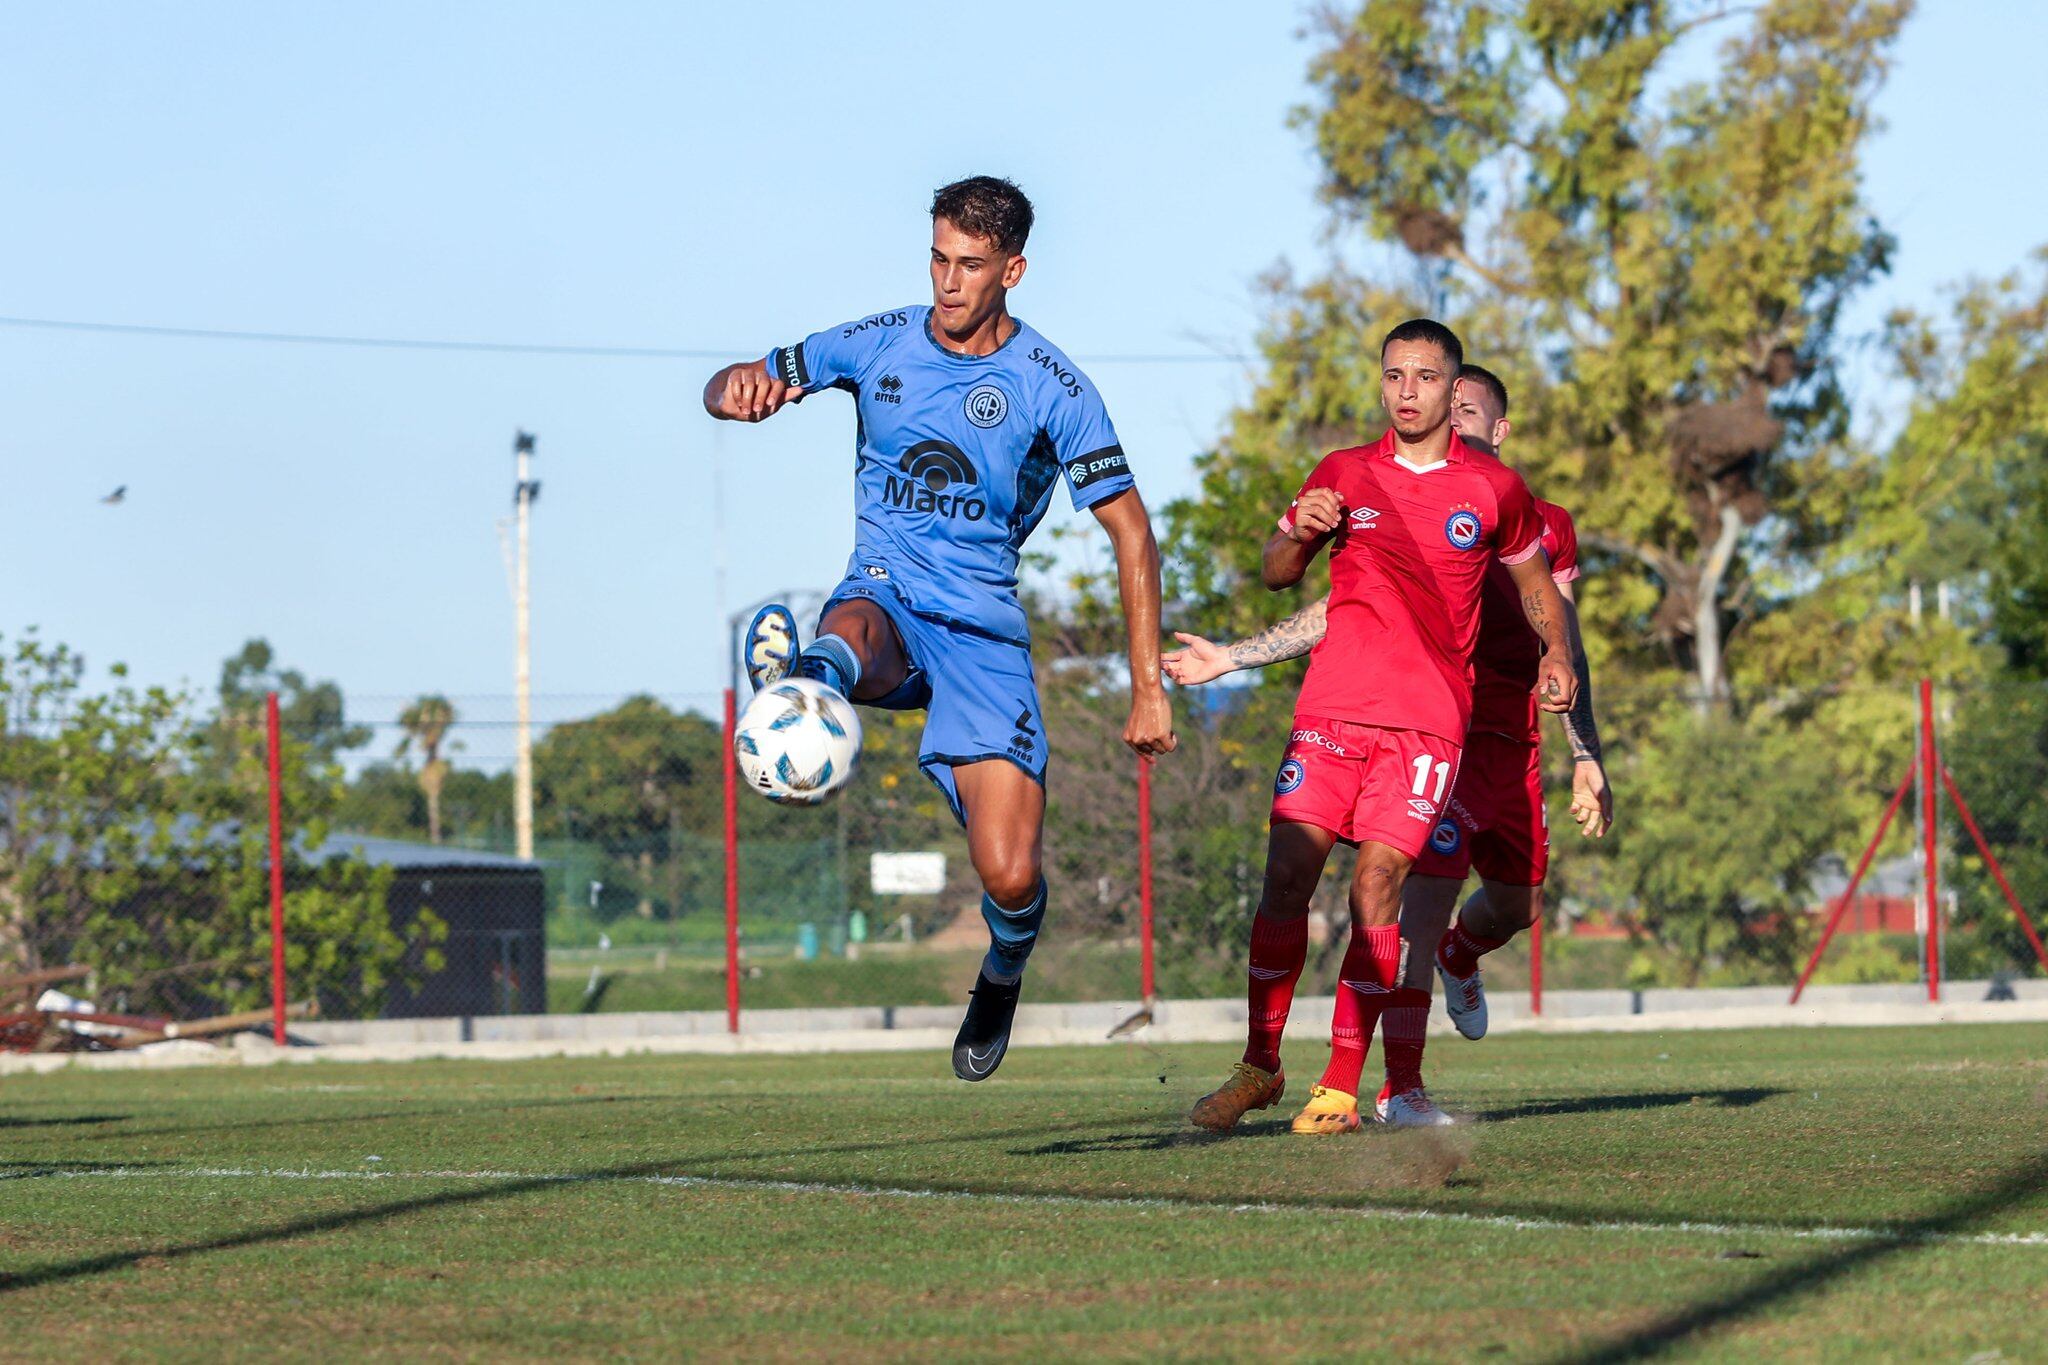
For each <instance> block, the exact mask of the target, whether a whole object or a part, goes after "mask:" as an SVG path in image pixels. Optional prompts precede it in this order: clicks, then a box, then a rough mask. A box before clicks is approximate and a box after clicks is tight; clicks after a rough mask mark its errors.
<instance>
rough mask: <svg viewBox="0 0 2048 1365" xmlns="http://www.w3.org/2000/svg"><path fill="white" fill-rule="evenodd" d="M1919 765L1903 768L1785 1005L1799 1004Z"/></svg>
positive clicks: (1902, 801) (1908, 765) (1917, 762)
mask: <svg viewBox="0 0 2048 1365" xmlns="http://www.w3.org/2000/svg"><path fill="white" fill-rule="evenodd" d="M1919 766H1920V761H1919V759H1918V758H1915V759H1914V760H1912V761H1911V762H1909V763H1907V764H1906V776H1905V777H1904V778H1903V779H1902V780H1901V781H1900V782H1899V789H1898V790H1897V791H1895V792H1893V793H1892V799H1891V804H1890V805H1888V806H1886V807H1885V808H1884V818H1883V819H1882V820H1879V821H1878V822H1877V832H1876V833H1875V834H1873V835H1871V836H1870V843H1869V844H1868V845H1867V846H1866V847H1865V848H1864V850H1863V857H1862V858H1861V859H1859V860H1858V861H1857V863H1856V873H1855V875H1854V876H1852V877H1850V878H1849V884H1848V886H1846V887H1844V888H1843V889H1842V898H1841V899H1840V900H1838V901H1836V902H1835V908H1834V910H1833V911H1831V912H1830V913H1829V915H1828V922H1827V927H1826V928H1824V929H1822V930H1821V931H1820V942H1818V943H1816V944H1814V945H1813V956H1812V957H1810V958H1808V959H1806V970H1805V971H1803V972H1801V973H1800V974H1799V982H1798V984H1797V985H1795V986H1793V987H1792V999H1791V1000H1790V1001H1788V1002H1787V1003H1789V1004H1793V1005H1796V1004H1798V1003H1799V994H1800V992H1801V991H1804V990H1805V989H1806V983H1807V982H1808V981H1810V980H1812V979H1813V969H1814V968H1815V967H1818V966H1819V965H1820V955H1821V954H1822V953H1824V952H1826V951H1827V950H1828V941H1829V940H1830V939H1832V938H1834V936H1835V927H1836V926H1837V925H1839V924H1840V923H1841V922H1842V915H1843V913H1844V912H1845V911H1847V910H1848V908H1849V902H1850V901H1852V900H1854V899H1855V898H1856V888H1857V887H1859V886H1861V885H1863V874H1864V873H1866V872H1868V871H1870V860H1871V859H1872V858H1875V857H1876V856H1877V846H1878V845H1879V844H1881V843H1883V842H1884V833H1885V831H1886V830H1888V829H1890V828H1891V827H1892V817H1893V816H1895V815H1897V814H1898V813H1899V807H1900V806H1903V805H1905V804H1906V793H1907V792H1909V791H1911V790H1913V774H1914V773H1915V772H1916V771H1917V770H1918V769H1919Z"/></svg>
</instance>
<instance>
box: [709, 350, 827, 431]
mask: <svg viewBox="0 0 2048 1365" xmlns="http://www.w3.org/2000/svg"><path fill="white" fill-rule="evenodd" d="M803 396H804V391H803V390H802V389H800V388H797V387H796V386H794V385H791V384H786V383H784V382H783V381H782V380H781V379H779V378H777V377H776V376H775V375H772V374H770V373H769V372H768V366H767V365H766V364H765V363H763V362H761V361H759V360H742V361H739V362H737V363H735V364H732V365H728V366H726V367H725V368H724V369H722V370H720V371H719V372H718V373H717V374H714V375H712V376H711V378H710V380H709V381H707V382H706V383H705V385H704V411H706V412H708V413H710V414H711V415H712V416H713V417H716V418H718V419H719V420H720V421H724V422H759V421H761V420H763V419H764V418H768V417H773V416H774V415H775V414H776V413H778V412H780V411H782V409H783V407H784V406H785V405H787V404H790V403H794V402H796V401H797V400H798V399H799V398H802V397H803Z"/></svg>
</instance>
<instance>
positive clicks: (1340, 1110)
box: [1294, 1085, 1359, 1133]
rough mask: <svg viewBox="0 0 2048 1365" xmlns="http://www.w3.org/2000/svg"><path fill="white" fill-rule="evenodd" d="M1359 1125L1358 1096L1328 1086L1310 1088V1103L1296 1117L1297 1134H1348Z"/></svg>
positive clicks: (1295, 1127)
mask: <svg viewBox="0 0 2048 1365" xmlns="http://www.w3.org/2000/svg"><path fill="white" fill-rule="evenodd" d="M1358 1124H1359V1118H1358V1096H1356V1095H1347V1094H1345V1093H1344V1092H1343V1091H1341V1090H1332V1089H1330V1087H1329V1086H1327V1085H1312V1086H1310V1087H1309V1090H1308V1103H1307V1104H1305V1105H1303V1106H1302V1109H1301V1112H1300V1113H1299V1114H1296V1115H1295V1116H1294V1131H1295V1132H1297V1133H1348V1132H1351V1131H1352V1130H1353V1129H1355V1128H1357V1127H1358Z"/></svg>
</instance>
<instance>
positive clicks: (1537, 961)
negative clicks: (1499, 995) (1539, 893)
mask: <svg viewBox="0 0 2048 1365" xmlns="http://www.w3.org/2000/svg"><path fill="white" fill-rule="evenodd" d="M1529 1013H1531V1014H1533V1015H1536V1016H1538V1017H1539V1018H1540V1017H1541V1016H1542V1014H1543V909H1542V906H1541V905H1538V907H1537V910H1536V918H1535V919H1532V920H1530V921H1529Z"/></svg>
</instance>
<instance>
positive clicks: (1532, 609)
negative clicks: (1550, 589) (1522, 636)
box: [1522, 592, 1550, 639]
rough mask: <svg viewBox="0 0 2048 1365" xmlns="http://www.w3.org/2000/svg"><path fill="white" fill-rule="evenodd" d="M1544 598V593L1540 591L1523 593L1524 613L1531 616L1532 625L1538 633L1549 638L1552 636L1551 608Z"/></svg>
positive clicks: (1530, 622) (1530, 623)
mask: <svg viewBox="0 0 2048 1365" xmlns="http://www.w3.org/2000/svg"><path fill="white" fill-rule="evenodd" d="M1543 598H1544V594H1542V593H1540V592H1525V593H1523V594H1522V614H1523V615H1525V616H1527V617H1528V618H1529V625H1530V627H1531V628H1532V629H1534V630H1535V632H1536V633H1537V634H1538V635H1541V636H1543V637H1544V638H1546V639H1548V638H1549V636H1550V608H1549V606H1548V605H1547V604H1546V603H1545V602H1544V600H1543Z"/></svg>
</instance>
